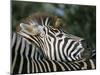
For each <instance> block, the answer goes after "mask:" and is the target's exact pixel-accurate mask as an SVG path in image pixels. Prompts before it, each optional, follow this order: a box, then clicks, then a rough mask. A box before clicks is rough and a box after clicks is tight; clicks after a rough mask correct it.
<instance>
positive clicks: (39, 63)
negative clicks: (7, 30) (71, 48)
mask: <svg viewBox="0 0 100 75" xmlns="http://www.w3.org/2000/svg"><path fill="white" fill-rule="evenodd" d="M11 49H12V50H11V52H12V53H11V56H12V59H11V74H28V73H41V72H56V71H75V70H86V69H95V61H94V60H93V59H92V58H91V59H88V60H82V61H78V62H63V61H56V60H50V59H48V58H46V57H45V56H44V54H43V53H42V52H41V50H40V48H39V47H37V46H36V45H35V44H33V43H32V44H31V42H30V41H29V40H27V39H25V38H23V37H22V36H20V35H19V34H17V33H13V34H12V41H11Z"/></svg>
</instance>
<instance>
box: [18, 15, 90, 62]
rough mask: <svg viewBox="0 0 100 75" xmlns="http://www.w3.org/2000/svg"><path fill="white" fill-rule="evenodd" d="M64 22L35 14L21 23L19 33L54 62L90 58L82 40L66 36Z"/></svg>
mask: <svg viewBox="0 0 100 75" xmlns="http://www.w3.org/2000/svg"><path fill="white" fill-rule="evenodd" d="M62 25H63V23H62V20H61V19H60V18H58V17H57V16H48V15H46V14H42V15H40V14H35V15H31V16H29V17H28V18H26V19H25V20H24V21H23V22H21V23H20V25H19V28H20V30H19V31H18V33H19V34H20V35H22V36H24V37H25V38H27V39H29V40H30V41H32V42H35V43H36V44H37V45H38V46H39V47H40V48H41V49H42V50H43V52H44V54H45V55H46V56H47V57H48V58H50V59H53V60H60V61H61V60H68V61H73V60H80V59H83V58H86V57H88V55H87V54H85V52H90V51H85V48H84V47H83V46H82V43H81V41H82V40H83V39H82V38H79V37H76V36H73V35H71V34H66V33H65V32H63V30H62V29H61V28H60V27H61V26H62Z"/></svg>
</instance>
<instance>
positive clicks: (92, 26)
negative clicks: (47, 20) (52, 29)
mask: <svg viewBox="0 0 100 75" xmlns="http://www.w3.org/2000/svg"><path fill="white" fill-rule="evenodd" d="M11 7H12V11H11V13H12V30H15V28H16V25H17V24H18V23H19V22H20V20H21V19H23V18H25V17H27V16H29V14H32V13H35V12H47V13H49V14H53V15H57V16H59V17H61V18H62V19H63V20H64V22H65V25H64V27H63V29H64V30H65V31H67V32H69V33H71V34H73V35H76V36H79V37H83V38H85V39H86V40H87V41H88V42H89V43H90V44H91V45H92V47H94V48H95V47H96V6H88V5H71V4H55V3H39V2H24V1H12V6H11Z"/></svg>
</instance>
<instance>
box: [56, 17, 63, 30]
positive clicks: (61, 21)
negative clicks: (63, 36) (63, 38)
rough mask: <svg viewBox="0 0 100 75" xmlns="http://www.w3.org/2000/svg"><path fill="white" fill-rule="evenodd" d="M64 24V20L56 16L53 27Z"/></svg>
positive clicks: (60, 26) (59, 26)
mask: <svg viewBox="0 0 100 75" xmlns="http://www.w3.org/2000/svg"><path fill="white" fill-rule="evenodd" d="M63 25H64V22H63V20H62V19H61V18H57V19H56V21H55V24H54V27H55V28H58V29H59V28H62V27H63Z"/></svg>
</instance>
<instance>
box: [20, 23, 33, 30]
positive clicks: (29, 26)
mask: <svg viewBox="0 0 100 75" xmlns="http://www.w3.org/2000/svg"><path fill="white" fill-rule="evenodd" d="M20 28H21V29H22V30H26V31H28V32H32V31H33V29H32V26H31V25H28V24H25V23H20Z"/></svg>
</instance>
